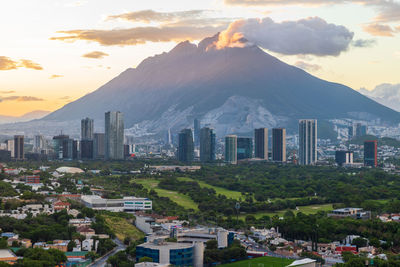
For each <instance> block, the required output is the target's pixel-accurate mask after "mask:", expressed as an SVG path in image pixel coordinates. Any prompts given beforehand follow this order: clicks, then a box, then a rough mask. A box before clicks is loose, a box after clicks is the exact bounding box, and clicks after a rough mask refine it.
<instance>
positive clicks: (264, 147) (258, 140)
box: [254, 128, 268, 160]
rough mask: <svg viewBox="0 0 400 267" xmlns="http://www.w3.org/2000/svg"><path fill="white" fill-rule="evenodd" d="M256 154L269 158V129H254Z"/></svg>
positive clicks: (259, 156) (261, 157)
mask: <svg viewBox="0 0 400 267" xmlns="http://www.w3.org/2000/svg"><path fill="white" fill-rule="evenodd" d="M254 156H255V157H256V158H260V159H266V160H268V129H267V128H260V129H255V130H254Z"/></svg>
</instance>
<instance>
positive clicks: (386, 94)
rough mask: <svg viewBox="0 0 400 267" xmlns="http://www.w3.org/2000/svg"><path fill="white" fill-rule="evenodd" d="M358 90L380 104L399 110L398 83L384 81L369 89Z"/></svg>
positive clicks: (399, 93) (399, 92) (399, 86)
mask: <svg viewBox="0 0 400 267" xmlns="http://www.w3.org/2000/svg"><path fill="white" fill-rule="evenodd" d="M359 92H360V93H362V94H363V95H365V96H367V97H369V98H371V99H373V100H374V101H376V102H378V103H380V104H382V105H385V106H387V107H389V108H392V109H394V110H396V111H400V84H389V83H384V84H381V85H378V86H377V87H375V88H374V89H373V90H371V91H368V90H366V89H364V88H361V89H360V90H359Z"/></svg>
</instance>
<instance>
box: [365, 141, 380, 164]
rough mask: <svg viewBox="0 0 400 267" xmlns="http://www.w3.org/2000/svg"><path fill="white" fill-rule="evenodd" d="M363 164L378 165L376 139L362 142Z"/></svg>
mask: <svg viewBox="0 0 400 267" xmlns="http://www.w3.org/2000/svg"><path fill="white" fill-rule="evenodd" d="M364 165H365V166H371V167H376V166H378V141H377V140H371V141H365V142H364Z"/></svg>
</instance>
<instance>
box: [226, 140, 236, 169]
mask: <svg viewBox="0 0 400 267" xmlns="http://www.w3.org/2000/svg"><path fill="white" fill-rule="evenodd" d="M225 161H226V162H227V163H230V164H236V163H237V136H236V135H227V136H225Z"/></svg>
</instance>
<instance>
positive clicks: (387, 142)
mask: <svg viewBox="0 0 400 267" xmlns="http://www.w3.org/2000/svg"><path fill="white" fill-rule="evenodd" d="M372 140H378V146H392V147H395V148H400V141H399V140H397V139H395V138H391V137H382V138H378V137H376V136H374V135H364V136H360V137H356V138H353V139H352V140H350V143H351V144H356V145H362V144H364V142H365V141H372Z"/></svg>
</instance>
